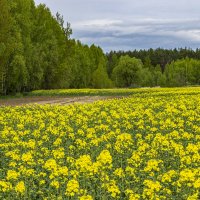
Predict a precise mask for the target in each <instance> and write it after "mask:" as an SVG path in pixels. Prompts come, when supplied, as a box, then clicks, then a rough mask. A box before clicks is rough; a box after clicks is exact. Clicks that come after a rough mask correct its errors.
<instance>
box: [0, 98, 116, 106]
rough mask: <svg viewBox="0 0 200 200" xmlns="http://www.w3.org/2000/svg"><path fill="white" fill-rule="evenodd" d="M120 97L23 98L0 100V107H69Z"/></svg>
mask: <svg viewBox="0 0 200 200" xmlns="http://www.w3.org/2000/svg"><path fill="white" fill-rule="evenodd" d="M113 98H119V97H113V96H82V97H46V96H44V97H23V98H13V99H0V106H22V105H30V104H40V105H44V104H51V105H55V104H59V105H69V104H73V103H80V104H84V103H92V102H95V101H98V100H106V99H113Z"/></svg>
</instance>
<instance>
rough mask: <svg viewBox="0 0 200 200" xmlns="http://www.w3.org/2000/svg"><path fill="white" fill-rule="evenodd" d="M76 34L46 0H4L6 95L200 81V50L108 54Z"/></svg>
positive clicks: (0, 12) (0, 6)
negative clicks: (38, 0)
mask: <svg viewBox="0 0 200 200" xmlns="http://www.w3.org/2000/svg"><path fill="white" fill-rule="evenodd" d="M71 35H72V29H71V26H70V24H69V23H66V24H65V22H64V20H63V16H62V15H60V14H59V13H57V14H56V16H53V15H52V13H51V12H50V10H49V8H47V7H46V5H44V4H41V5H38V6H36V5H35V3H34V0H0V94H3V95H7V94H15V93H18V92H29V91H32V90H37V89H56V88H113V87H154V86H162V87H174V86H188V85H199V84H200V49H196V50H192V49H187V48H179V49H171V50H166V49H160V48H158V49H149V50H133V51H127V52H124V51H118V52H115V51H111V52H110V53H106V54H105V53H104V52H103V50H102V49H101V48H100V47H98V46H95V45H91V46H88V45H85V44H82V43H81V42H80V41H78V40H74V39H71V37H70V36H71ZM133 40H134V38H133ZM133 49H134V47H133Z"/></svg>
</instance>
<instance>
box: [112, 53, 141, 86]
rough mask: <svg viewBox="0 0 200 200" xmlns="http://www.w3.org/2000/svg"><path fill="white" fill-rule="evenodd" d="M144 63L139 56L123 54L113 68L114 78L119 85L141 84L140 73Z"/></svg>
mask: <svg viewBox="0 0 200 200" xmlns="http://www.w3.org/2000/svg"><path fill="white" fill-rule="evenodd" d="M142 67H143V64H142V61H141V60H139V59H137V58H131V57H129V56H122V57H120V59H119V63H118V65H117V66H116V67H115V68H114V69H113V74H112V76H113V80H114V81H115V84H116V86H118V87H132V86H133V87H134V86H139V84H140V74H141V70H142Z"/></svg>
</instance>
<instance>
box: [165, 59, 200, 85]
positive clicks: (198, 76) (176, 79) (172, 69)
mask: <svg viewBox="0 0 200 200" xmlns="http://www.w3.org/2000/svg"><path fill="white" fill-rule="evenodd" d="M199 69H200V61H199V60H194V59H189V58H186V59H181V60H177V61H175V62H172V63H171V64H169V65H167V66H166V70H165V75H166V84H167V86H171V87H174V86H186V85H196V84H199V83H200V82H199V80H200V72H199Z"/></svg>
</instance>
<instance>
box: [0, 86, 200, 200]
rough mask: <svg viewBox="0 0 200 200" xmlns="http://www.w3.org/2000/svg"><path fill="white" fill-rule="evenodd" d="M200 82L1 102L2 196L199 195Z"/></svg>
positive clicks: (132, 199)
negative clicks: (85, 99)
mask: <svg viewBox="0 0 200 200" xmlns="http://www.w3.org/2000/svg"><path fill="white" fill-rule="evenodd" d="M199 191H200V88H185V89H182V90H181V89H179V90H177V89H156V90H155V91H154V92H153V91H152V92H151V90H150V92H146V93H143V92H141V93H139V92H137V94H136V95H133V96H132V97H128V98H123V99H113V100H107V101H98V102H95V103H92V104H84V105H79V104H75V105H69V106H60V105H56V106H55V105H54V106H51V105H43V106H39V105H32V106H23V107H1V108H0V199H9V200H10V199H30V200H36V199H44V200H52V199H58V200H62V199H74V200H76V199H80V200H92V199H94V200H100V199H101V200H110V199H111V200H112V199H123V200H126V199H127V200H128V199H129V200H140V199H144V200H146V199H147V200H160V199H166V200H199V199H200V192H199Z"/></svg>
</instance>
